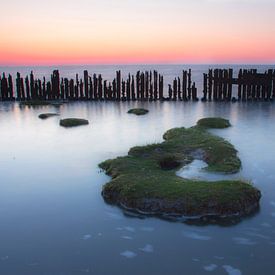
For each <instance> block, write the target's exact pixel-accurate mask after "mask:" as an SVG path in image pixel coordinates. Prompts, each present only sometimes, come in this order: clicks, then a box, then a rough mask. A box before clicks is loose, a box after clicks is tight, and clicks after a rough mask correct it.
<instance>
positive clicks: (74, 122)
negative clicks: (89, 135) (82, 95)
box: [59, 118, 89, 127]
mask: <svg viewBox="0 0 275 275" xmlns="http://www.w3.org/2000/svg"><path fill="white" fill-rule="evenodd" d="M59 124H60V126H63V127H76V126H82V125H88V124H89V121H88V120H86V119H80V118H66V119H61V120H60V123H59Z"/></svg>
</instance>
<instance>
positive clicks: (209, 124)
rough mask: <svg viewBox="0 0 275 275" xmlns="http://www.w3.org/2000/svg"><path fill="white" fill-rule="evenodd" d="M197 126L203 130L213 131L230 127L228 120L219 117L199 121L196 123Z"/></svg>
mask: <svg viewBox="0 0 275 275" xmlns="http://www.w3.org/2000/svg"><path fill="white" fill-rule="evenodd" d="M197 125H198V126H201V127H205V128H213V129H225V128H228V127H231V123H230V121H229V120H227V119H224V118H220V117H208V118H203V119H200V120H199V121H198V122H197Z"/></svg>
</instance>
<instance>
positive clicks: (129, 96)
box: [124, 74, 131, 101]
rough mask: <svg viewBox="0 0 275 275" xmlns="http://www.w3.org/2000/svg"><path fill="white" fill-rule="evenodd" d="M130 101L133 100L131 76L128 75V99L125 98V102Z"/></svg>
mask: <svg viewBox="0 0 275 275" xmlns="http://www.w3.org/2000/svg"><path fill="white" fill-rule="evenodd" d="M126 100H127V101H130V100H131V75H130V74H129V75H128V79H127V83H126V98H124V101H126Z"/></svg>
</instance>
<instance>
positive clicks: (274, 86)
mask: <svg viewBox="0 0 275 275" xmlns="http://www.w3.org/2000/svg"><path fill="white" fill-rule="evenodd" d="M272 98H273V99H274V98H275V70H273V73H272Z"/></svg>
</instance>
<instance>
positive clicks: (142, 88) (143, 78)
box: [140, 72, 145, 100]
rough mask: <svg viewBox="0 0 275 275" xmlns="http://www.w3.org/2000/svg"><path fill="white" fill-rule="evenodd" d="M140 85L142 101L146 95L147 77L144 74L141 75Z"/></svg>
mask: <svg viewBox="0 0 275 275" xmlns="http://www.w3.org/2000/svg"><path fill="white" fill-rule="evenodd" d="M140 85H141V87H140V88H141V89H140V90H141V91H140V94H141V100H144V94H145V89H144V88H145V75H144V73H143V72H142V73H141V75H140Z"/></svg>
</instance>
